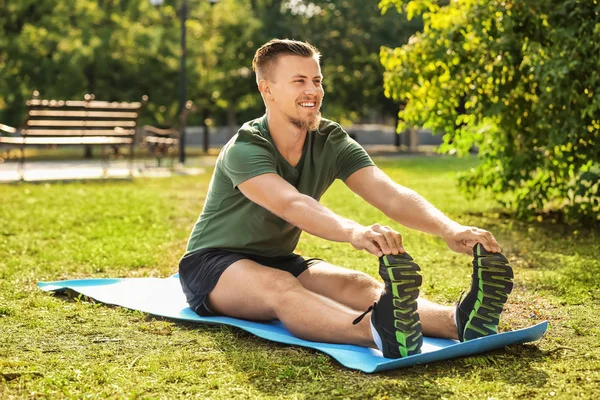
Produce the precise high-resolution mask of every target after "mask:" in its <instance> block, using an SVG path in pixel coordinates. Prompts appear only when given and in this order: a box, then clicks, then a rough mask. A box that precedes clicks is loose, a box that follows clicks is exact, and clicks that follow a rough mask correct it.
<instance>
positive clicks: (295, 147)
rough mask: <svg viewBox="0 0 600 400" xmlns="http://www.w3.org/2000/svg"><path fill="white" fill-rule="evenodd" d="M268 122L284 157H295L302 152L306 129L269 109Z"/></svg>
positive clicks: (274, 139) (272, 135)
mask: <svg viewBox="0 0 600 400" xmlns="http://www.w3.org/2000/svg"><path fill="white" fill-rule="evenodd" d="M267 122H268V124H269V133H270V134H271V137H272V138H273V141H274V142H275V145H276V146H277V149H278V150H279V152H280V153H281V154H282V155H283V156H284V157H286V158H288V155H289V156H291V157H292V158H295V157H294V156H296V155H297V154H298V153H300V154H301V153H302V148H303V147H304V140H305V139H306V134H307V130H306V129H300V128H298V127H297V126H295V125H294V124H292V123H291V122H290V121H289V120H288V119H287V117H286V116H284V115H282V114H276V113H273V112H270V111H269V110H268V109H267ZM288 161H289V160H288Z"/></svg>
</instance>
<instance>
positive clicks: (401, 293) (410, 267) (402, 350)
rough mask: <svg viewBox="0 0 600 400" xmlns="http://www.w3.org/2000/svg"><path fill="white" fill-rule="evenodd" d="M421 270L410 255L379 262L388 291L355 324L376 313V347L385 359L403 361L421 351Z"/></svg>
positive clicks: (373, 319) (374, 322)
mask: <svg viewBox="0 0 600 400" xmlns="http://www.w3.org/2000/svg"><path fill="white" fill-rule="evenodd" d="M419 271H420V268H419V266H418V265H417V264H416V263H415V262H414V261H413V259H412V257H411V256H409V255H408V254H407V253H404V254H399V255H397V256H394V255H389V256H383V257H381V258H380V259H379V275H381V277H382V278H383V281H384V282H385V289H384V290H383V292H382V293H381V296H380V297H379V301H377V302H376V303H375V304H373V306H372V307H370V308H369V310H367V311H366V312H365V313H364V314H363V315H361V316H360V317H358V318H357V319H356V320H355V321H354V323H355V324H357V323H358V322H360V320H361V319H362V318H363V317H364V316H365V315H366V314H367V313H368V312H369V311H370V310H373V313H372V314H371V327H372V329H374V330H375V331H376V333H377V334H378V335H379V339H380V342H379V343H377V345H378V347H380V349H381V351H382V352H383V355H384V357H387V358H400V357H406V356H411V355H413V354H418V353H420V352H421V346H422V345H423V335H422V333H421V321H420V320H419V314H418V312H417V298H418V297H419V286H421V282H422V280H423V279H422V277H421V275H420V274H419ZM373 336H375V333H374V334H373ZM376 342H377V340H376Z"/></svg>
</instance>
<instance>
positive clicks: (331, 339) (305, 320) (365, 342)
mask: <svg viewBox="0 0 600 400" xmlns="http://www.w3.org/2000/svg"><path fill="white" fill-rule="evenodd" d="M208 307H209V308H210V309H211V310H212V311H215V312H218V313H221V314H223V315H227V316H230V317H235V318H242V319H249V320H272V319H279V320H280V321H281V322H282V323H283V325H284V326H285V327H286V328H287V329H288V330H289V331H290V332H291V333H292V334H293V335H295V336H297V337H299V338H302V339H306V340H312V341H320V342H328V343H347V344H355V345H359V346H364V347H375V343H374V342H373V338H372V335H371V329H370V325H369V319H368V318H365V319H363V320H362V321H361V322H360V323H358V324H356V325H353V324H352V322H353V320H354V319H356V318H357V317H358V316H359V315H360V314H361V311H364V310H361V311H359V310H354V309H352V308H349V307H347V306H344V305H342V304H340V303H338V302H336V301H333V300H332V299H329V298H327V297H325V296H323V295H321V294H319V293H316V292H313V291H310V290H308V289H306V288H305V287H304V286H302V285H301V284H300V282H299V281H298V279H296V278H295V277H294V276H293V275H292V274H290V273H289V272H285V271H280V270H277V269H274V268H269V267H265V266H263V265H260V264H257V263H255V262H253V261H250V260H240V261H237V262H235V263H233V264H231V266H229V267H228V268H227V269H226V270H225V271H224V272H223V274H222V275H221V277H220V278H219V281H218V282H217V285H216V286H215V288H214V289H213V290H212V292H211V293H210V294H209V295H208Z"/></svg>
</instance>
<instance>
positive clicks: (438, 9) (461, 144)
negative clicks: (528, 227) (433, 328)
mask: <svg viewBox="0 0 600 400" xmlns="http://www.w3.org/2000/svg"><path fill="white" fill-rule="evenodd" d="M381 6H382V7H383V8H384V9H385V10H387V9H389V8H391V7H396V9H398V10H400V11H401V12H406V13H407V14H408V16H409V17H410V16H412V15H418V14H422V16H423V20H424V30H423V32H421V33H417V34H415V35H414V36H413V37H411V39H410V40H409V42H408V44H406V45H404V46H402V47H400V48H395V49H391V48H388V49H385V50H384V51H382V53H381V60H382V63H383V65H384V66H385V70H386V72H385V90H386V94H387V95H389V96H390V97H392V98H394V99H396V100H398V101H404V102H405V103H406V105H405V108H404V109H403V110H401V111H400V114H399V115H400V117H401V120H402V122H401V127H404V126H407V125H408V126H415V125H424V126H426V127H429V128H431V129H432V130H434V131H437V132H443V133H445V136H444V142H445V144H444V146H443V147H442V151H445V152H451V153H453V152H456V153H458V154H465V153H467V152H468V151H469V149H470V148H471V147H472V146H478V147H479V156H480V157H481V159H482V163H481V164H480V165H479V166H478V167H477V168H476V169H474V170H473V171H470V172H468V173H465V174H463V175H462V176H461V178H460V183H461V186H462V187H463V188H464V189H465V190H466V191H467V192H471V193H477V192H478V191H480V190H491V191H492V192H493V193H495V195H496V198H497V199H498V200H499V201H501V202H502V203H503V204H506V205H509V206H513V207H514V208H515V209H516V211H517V214H518V215H520V216H526V215H533V214H538V215H541V213H552V214H553V215H559V216H561V217H565V218H567V219H568V220H577V221H582V222H588V223H589V222H592V223H598V221H599V219H600V203H599V194H600V165H599V160H600V140H599V139H600V91H599V90H598V88H599V87H600V76H599V70H598V65H600V40H599V39H598V38H599V37H600V3H599V2H598V0H586V1H578V0H566V1H558V0H537V1H533V0H531V1H514V0H465V1H460V2H456V1H453V2H450V3H449V4H447V5H439V4H438V3H437V2H435V1H404V0H383V1H382V2H381Z"/></svg>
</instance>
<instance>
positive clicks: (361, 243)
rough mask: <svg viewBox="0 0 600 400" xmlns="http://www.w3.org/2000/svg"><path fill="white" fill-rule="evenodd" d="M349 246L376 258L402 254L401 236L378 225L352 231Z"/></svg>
mask: <svg viewBox="0 0 600 400" xmlns="http://www.w3.org/2000/svg"><path fill="white" fill-rule="evenodd" d="M350 244H351V245H352V246H354V248H355V249H357V250H366V251H368V252H369V253H371V254H374V255H376V256H377V257H381V256H383V255H384V254H395V255H397V254H400V253H404V248H403V247H402V236H401V235H400V234H399V233H398V232H396V231H395V230H393V229H391V228H390V227H388V226H381V225H379V224H374V225H371V226H361V227H359V228H356V229H354V230H353V232H352V237H351V239H350Z"/></svg>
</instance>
